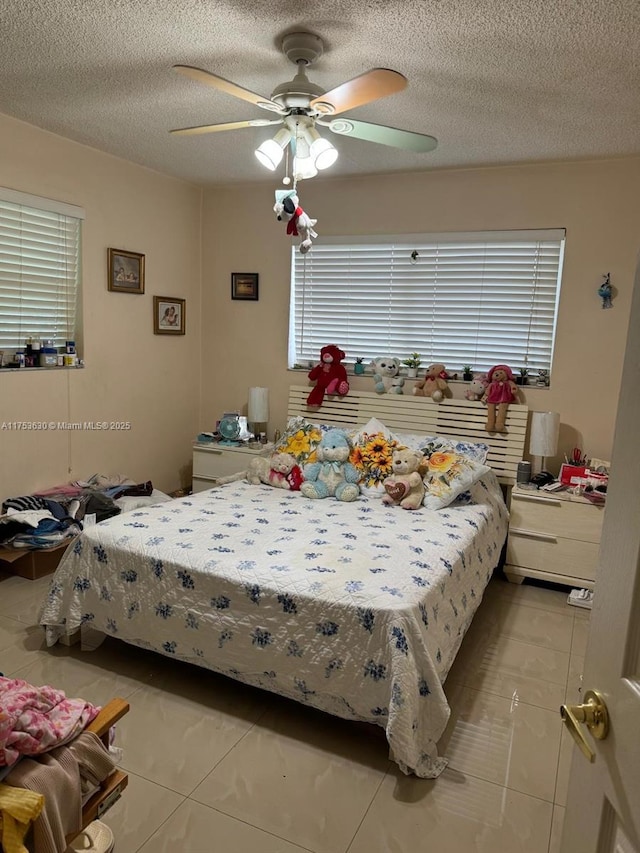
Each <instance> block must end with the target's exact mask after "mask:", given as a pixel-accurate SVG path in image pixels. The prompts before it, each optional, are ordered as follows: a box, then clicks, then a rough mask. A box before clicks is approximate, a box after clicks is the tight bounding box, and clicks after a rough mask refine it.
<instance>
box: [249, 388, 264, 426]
mask: <svg viewBox="0 0 640 853" xmlns="http://www.w3.org/2000/svg"><path fill="white" fill-rule="evenodd" d="M247 420H248V421H249V423H254V424H266V423H267V421H268V420H269V389H268V388H249V401H248V405H247Z"/></svg>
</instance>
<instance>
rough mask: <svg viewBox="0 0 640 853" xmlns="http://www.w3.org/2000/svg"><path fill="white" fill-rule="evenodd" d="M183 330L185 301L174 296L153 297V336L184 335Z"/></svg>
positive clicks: (184, 327)
mask: <svg viewBox="0 0 640 853" xmlns="http://www.w3.org/2000/svg"><path fill="white" fill-rule="evenodd" d="M185 329H186V300H185V299H179V298H177V297H175V296H154V297H153V333H154V335H184V333H185Z"/></svg>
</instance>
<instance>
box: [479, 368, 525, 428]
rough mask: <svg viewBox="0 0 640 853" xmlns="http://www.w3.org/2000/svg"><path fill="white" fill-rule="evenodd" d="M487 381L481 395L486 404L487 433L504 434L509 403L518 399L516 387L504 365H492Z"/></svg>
mask: <svg viewBox="0 0 640 853" xmlns="http://www.w3.org/2000/svg"><path fill="white" fill-rule="evenodd" d="M487 380H488V385H487V388H486V390H485V392H484V394H483V395H482V402H483V403H486V404H487V432H506V431H507V429H506V427H505V420H506V417H507V411H508V409H509V403H514V402H515V401H516V400H517V399H518V386H517V385H516V383H515V381H514V379H513V373H512V372H511V368H510V367H509V366H508V365H506V364H496V365H494V366H493V367H492V368H491V370H490V371H489V373H488V374H487Z"/></svg>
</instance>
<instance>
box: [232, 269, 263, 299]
mask: <svg viewBox="0 0 640 853" xmlns="http://www.w3.org/2000/svg"><path fill="white" fill-rule="evenodd" d="M231 298H232V299H249V300H253V301H257V300H258V273H257V272H232V273H231Z"/></svg>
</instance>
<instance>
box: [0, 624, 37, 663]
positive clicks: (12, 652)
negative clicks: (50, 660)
mask: <svg viewBox="0 0 640 853" xmlns="http://www.w3.org/2000/svg"><path fill="white" fill-rule="evenodd" d="M44 648H45V643H44V633H43V631H42V629H41V628H39V627H37V626H35V625H25V623H24V622H20V621H19V620H18V619H10V618H9V617H8V616H0V670H1V671H2V672H4V674H5V675H8V676H13V675H14V674H15V673H16V672H17V670H19V669H22V668H23V667H25V666H27V665H28V664H30V663H32V662H33V661H34V660H35V658H36V656H37V655H38V653H40V652H42V650H43V649H44Z"/></svg>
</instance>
